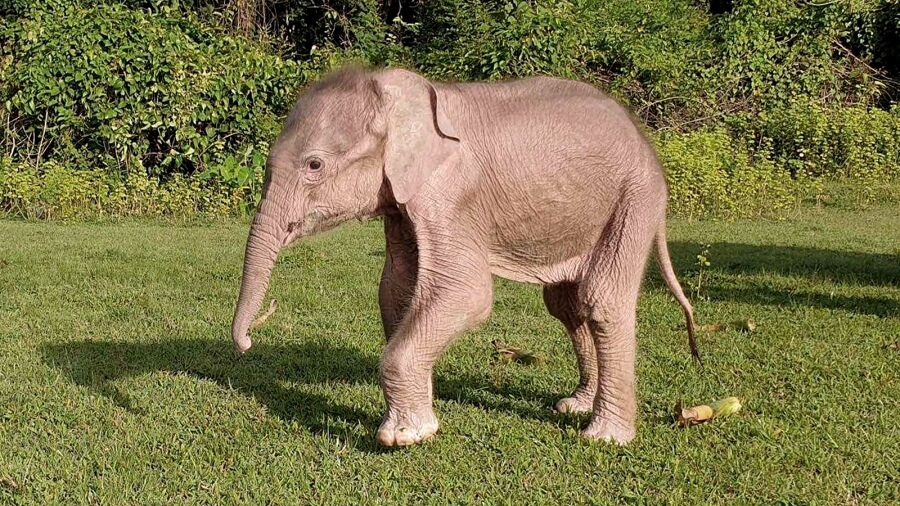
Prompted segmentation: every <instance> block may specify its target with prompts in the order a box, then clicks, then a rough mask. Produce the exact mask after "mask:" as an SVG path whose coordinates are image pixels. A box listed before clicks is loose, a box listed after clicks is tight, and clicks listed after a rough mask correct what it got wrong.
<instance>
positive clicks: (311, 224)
mask: <svg viewBox="0 0 900 506" xmlns="http://www.w3.org/2000/svg"><path fill="white" fill-rule="evenodd" d="M344 221H345V220H344V219H342V217H341V215H340V214H339V213H335V212H331V211H329V210H327V209H323V208H315V209H313V210H311V211H310V212H308V213H307V214H306V216H304V217H303V219H301V220H300V221H295V222H292V223H290V224H289V225H288V227H287V232H288V233H287V236H285V238H284V241H283V242H282V247H285V246H288V245H290V244H291V243H293V242H294V241H296V240H297V239H299V238H301V237H306V236H309V235H313V234H318V233H320V232H325V231H326V230H330V229H332V228H334V227H336V226H338V225H340V224H341V223H343V222H344Z"/></svg>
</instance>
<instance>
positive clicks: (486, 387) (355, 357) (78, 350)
mask: <svg viewBox="0 0 900 506" xmlns="http://www.w3.org/2000/svg"><path fill="white" fill-rule="evenodd" d="M41 354H42V356H43V360H44V361H45V362H46V363H47V364H48V365H51V366H52V367H54V368H56V369H58V370H60V371H61V372H63V373H64V374H65V375H66V376H67V377H68V378H69V379H71V380H72V381H73V382H74V383H75V384H77V385H80V386H83V387H87V388H90V389H92V390H93V391H95V392H96V393H98V394H100V395H103V396H105V397H107V398H109V399H110V400H112V401H113V402H114V403H115V404H116V405H117V406H119V407H120V408H122V409H125V410H127V411H129V412H132V413H135V414H137V415H141V414H143V411H142V410H141V408H140V407H137V406H135V403H133V402H132V400H131V399H130V397H129V394H128V393H127V391H124V389H122V388H121V387H120V386H119V385H117V380H120V379H124V378H128V377H133V376H140V375H143V374H148V373H154V372H168V373H178V374H185V375H189V376H192V377H194V378H198V379H202V380H210V381H214V382H215V383H217V384H218V385H220V386H221V387H223V388H227V389H234V390H236V391H238V392H241V393H243V394H244V395H247V396H249V397H252V398H253V399H255V400H256V401H257V402H259V403H261V404H263V405H265V406H266V408H267V411H268V412H269V413H270V414H272V415H274V416H277V417H279V418H280V419H282V420H286V421H292V422H298V423H300V424H302V425H304V426H306V427H307V428H308V429H309V430H310V431H311V432H313V433H317V434H321V433H328V434H331V435H333V436H336V437H338V438H340V439H342V440H344V441H345V442H346V443H347V444H350V445H352V446H354V447H355V448H356V449H358V450H361V451H366V452H380V451H383V450H382V449H381V448H380V447H379V446H378V445H377V444H376V443H375V439H374V437H364V438H359V437H358V436H357V435H355V434H351V433H350V430H349V429H342V427H353V426H356V425H362V426H363V427H365V428H366V429H367V430H368V431H369V432H370V435H372V436H374V431H375V430H376V429H377V427H378V425H379V423H380V422H381V412H380V409H381V408H380V407H379V408H375V409H373V410H365V409H360V408H359V407H354V406H350V405H347V404H342V403H341V402H340V401H339V400H335V398H334V397H329V396H327V395H317V394H312V393H309V392H306V391H304V390H303V389H297V388H291V387H290V386H286V385H289V384H290V383H306V384H340V383H345V384H351V385H352V384H356V385H366V384H367V385H372V386H374V385H377V383H378V380H377V378H378V356H377V355H376V354H375V353H370V352H365V351H363V350H360V349H357V348H351V347H344V346H340V345H336V344H331V343H323V342H302V343H299V344H297V343H294V344H290V345H271V344H266V343H256V344H254V346H253V348H252V350H251V351H250V352H248V353H247V354H246V355H244V356H241V357H236V356H235V354H234V351H233V349H232V348H231V347H230V346H228V345H227V344H224V343H223V344H222V345H221V346H219V345H217V344H216V343H214V342H212V341H210V340H206V339H197V338H193V339H171V340H167V341H163V342H159V343H154V344H149V343H148V344H141V343H134V342H131V343H129V342H103V341H74V342H69V343H62V344H53V345H48V346H45V347H43V348H42V349H41ZM435 390H436V397H437V398H438V399H449V400H453V401H456V402H461V403H466V404H471V405H475V406H478V407H480V408H483V409H485V410H488V411H492V410H498V411H506V412H511V413H514V414H516V415H517V416H522V417H533V418H537V419H540V420H544V421H549V422H555V423H557V424H560V425H561V426H564V425H568V424H573V423H579V421H578V420H577V419H571V418H569V417H566V418H560V417H557V416H555V415H554V414H553V413H552V411H551V410H550V406H552V400H553V399H554V398H555V395H554V394H552V393H546V392H536V391H534V390H533V389H532V388H530V387H527V386H522V385H515V384H512V385H503V386H497V385H493V384H491V382H489V381H488V380H487V378H486V377H474V376H470V375H463V377H460V376H459V375H452V374H450V375H447V374H440V373H438V374H437V375H436V377H435ZM485 392H489V393H490V394H492V395H489V396H485V395H484V393H485ZM535 401H536V402H535ZM536 404H539V405H541V406H544V405H546V407H545V408H543V409H538V408H537V407H535V405H536Z"/></svg>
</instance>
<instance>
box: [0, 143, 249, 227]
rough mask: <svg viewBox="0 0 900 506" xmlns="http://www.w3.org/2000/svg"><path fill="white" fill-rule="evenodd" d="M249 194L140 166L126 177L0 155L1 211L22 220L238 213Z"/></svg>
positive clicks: (208, 181)
mask: <svg viewBox="0 0 900 506" xmlns="http://www.w3.org/2000/svg"><path fill="white" fill-rule="evenodd" d="M246 200H247V195H246V194H245V192H244V191H243V190H241V189H234V188H231V187H230V186H229V185H227V184H225V183H223V182H220V181H218V180H211V179H205V180H204V179H200V178H198V177H186V176H183V175H181V174H175V175H173V176H172V177H171V178H169V179H168V180H166V181H164V182H160V180H159V179H158V178H155V177H152V176H148V175H147V173H146V172H145V171H143V170H142V169H140V168H132V170H130V171H129V172H128V173H127V174H126V175H125V177H124V178H120V177H111V176H110V175H109V174H107V173H106V172H105V171H102V170H99V169H91V170H84V169H73V168H68V167H66V166H64V165H62V164H60V163H58V162H55V161H52V160H51V161H48V162H45V163H43V164H42V165H41V170H40V171H38V170H36V169H35V168H34V167H33V166H32V165H30V164H28V163H20V162H13V161H12V160H11V159H9V158H8V157H7V158H0V212H3V213H6V214H9V215H13V216H19V217H23V218H42V219H62V220H68V219H83V218H95V217H99V216H110V215H113V216H148V215H156V216H174V217H190V216H195V215H213V216H234V215H238V214H242V213H244V212H246V209H245V207H244V206H245V203H246Z"/></svg>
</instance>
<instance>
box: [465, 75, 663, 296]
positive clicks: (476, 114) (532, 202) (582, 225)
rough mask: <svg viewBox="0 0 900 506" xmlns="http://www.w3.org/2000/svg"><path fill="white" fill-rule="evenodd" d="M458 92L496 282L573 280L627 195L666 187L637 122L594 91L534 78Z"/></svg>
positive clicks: (588, 88)
mask: <svg viewBox="0 0 900 506" xmlns="http://www.w3.org/2000/svg"><path fill="white" fill-rule="evenodd" d="M457 86H460V88H459V90H460V91H462V92H464V93H458V94H457V95H456V97H453V98H451V100H450V103H451V104H453V101H454V100H456V101H459V102H457V104H456V105H451V107H454V108H455V110H453V111H452V112H451V114H452V116H456V118H451V121H455V122H456V124H455V125H454V126H455V127H456V129H457V132H458V133H459V136H460V138H461V139H462V142H463V143H464V144H465V152H466V156H468V157H469V158H470V160H471V162H470V163H468V164H465V166H466V167H467V169H466V170H477V171H480V174H478V176H477V178H478V180H479V181H480V183H479V184H478V185H475V187H474V189H473V192H475V193H476V195H474V196H473V199H472V201H474V202H478V203H479V204H480V206H477V207H480V208H479V209H478V210H477V211H476V212H477V213H479V215H480V216H483V219H484V220H485V221H487V222H488V223H485V225H486V227H485V229H486V230H488V233H489V234H490V241H489V242H490V249H491V257H492V259H491V263H492V265H493V266H494V270H495V274H498V275H501V276H503V277H507V278H511V279H514V280H517V281H526V282H529V281H530V282H539V283H552V282H559V281H563V280H571V279H572V278H573V277H575V276H576V275H577V271H578V267H579V266H580V264H581V261H582V260H583V258H585V257H586V256H587V255H588V254H589V252H590V251H591V249H592V248H593V246H594V245H595V244H596V242H597V241H598V240H599V238H600V235H601V232H602V230H603V227H604V226H605V224H606V222H607V220H608V218H609V216H610V215H611V214H612V211H613V208H614V205H615V203H616V202H617V200H618V198H619V196H620V194H621V193H622V191H623V188H624V187H625V186H626V185H628V184H631V182H633V181H635V180H642V181H645V182H646V181H652V182H653V184H658V182H659V181H663V180H662V176H661V171H660V169H659V167H658V163H657V162H656V160H655V157H654V155H653V151H652V148H651V147H650V145H649V143H648V142H647V140H646V139H645V138H644V136H643V135H642V134H641V132H640V131H639V130H638V129H637V127H636V126H635V125H634V123H633V122H632V120H631V118H630V117H629V115H628V113H627V112H626V111H625V110H624V109H623V108H622V107H621V106H620V105H619V104H618V103H616V102H615V101H613V100H611V99H609V98H608V97H606V96H605V95H603V94H602V93H600V92H599V91H598V90H596V89H594V88H592V87H590V86H588V85H585V84H582V83H575V82H573V81H566V80H561V79H553V78H533V79H526V80H521V81H512V82H509V83H499V84H480V85H457ZM466 87H469V88H468V89H467V88H466ZM463 102H465V103H463ZM663 184H664V183H663ZM662 192H663V198H665V197H664V193H665V189H664V186H663V187H662Z"/></svg>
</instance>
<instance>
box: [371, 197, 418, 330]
mask: <svg viewBox="0 0 900 506" xmlns="http://www.w3.org/2000/svg"><path fill="white" fill-rule="evenodd" d="M384 238H385V252H384V257H385V258H384V269H383V270H382V271H381V283H380V284H379V286H378V306H379V308H380V310H381V323H382V325H383V326H384V336H385V338H386V339H388V340H390V338H391V336H392V335H393V334H394V332H395V331H396V329H397V325H398V324H399V323H400V321H401V320H402V319H403V317H404V316H405V315H406V310H407V309H408V308H409V303H410V300H411V299H412V296H413V294H414V293H415V289H416V273H417V271H418V269H419V254H418V250H417V247H416V236H415V233H414V231H413V228H412V223H410V222H409V219H407V218H405V217H403V215H401V214H400V212H399V211H394V212H391V213H389V214H387V215H385V217H384Z"/></svg>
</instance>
